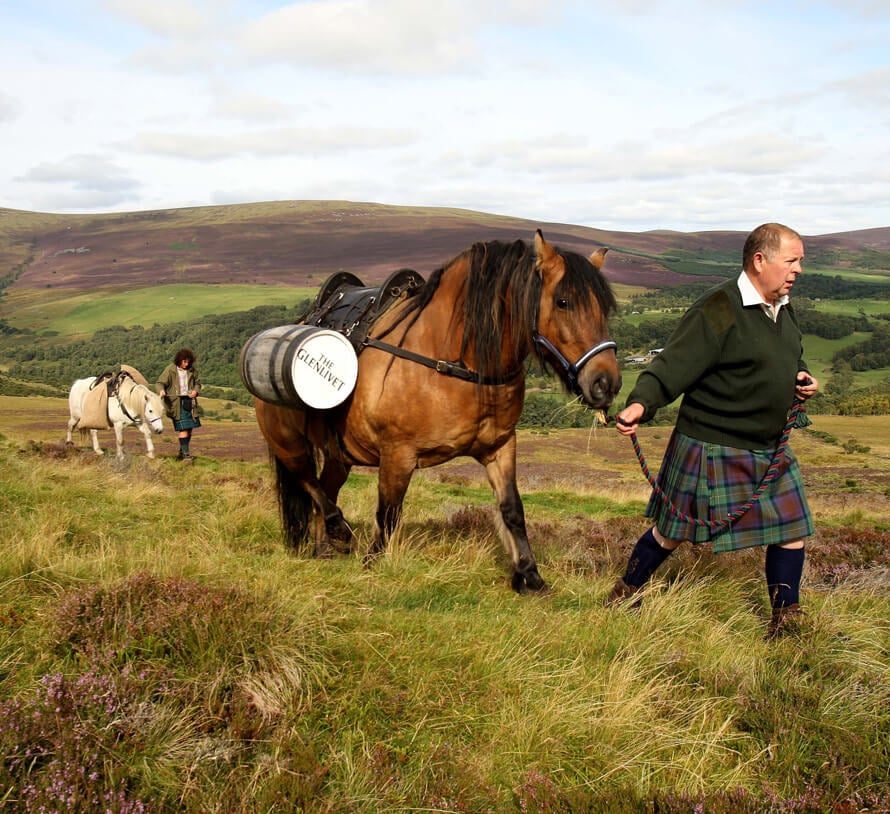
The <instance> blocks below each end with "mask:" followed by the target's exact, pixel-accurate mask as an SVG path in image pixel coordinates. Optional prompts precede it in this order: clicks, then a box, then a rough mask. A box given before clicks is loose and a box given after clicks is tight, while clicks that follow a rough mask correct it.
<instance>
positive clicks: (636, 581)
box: [624, 528, 673, 588]
mask: <svg viewBox="0 0 890 814" xmlns="http://www.w3.org/2000/svg"><path fill="white" fill-rule="evenodd" d="M672 553H673V549H670V548H664V547H663V546H660V545H659V544H658V540H656V539H655V535H654V534H653V533H652V529H651V528H650V529H649V530H648V531H647V532H646V533H645V534H644V535H643V536H642V537H640V539H639V540H637V544H636V545H635V546H634V550H633V551H632V552H631V554H630V557H629V559H628V561H627V570H626V571H625V572H624V581H625V583H626V584H627V585H630V586H631V587H632V588H639V587H640V586H642V585H645V584H646V581H647V580H648V579H649V577H651V576H652V575H653V574H654V573H655V570H656V569H657V568H658V566H659V565H661V564H662V563H663V562H664V561H665V560H666V559H667V558H668V557H669V556H670V555H671V554H672Z"/></svg>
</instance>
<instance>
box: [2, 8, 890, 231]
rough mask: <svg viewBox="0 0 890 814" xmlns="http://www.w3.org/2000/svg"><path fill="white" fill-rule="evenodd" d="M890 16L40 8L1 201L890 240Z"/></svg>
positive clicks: (14, 90)
mask: <svg viewBox="0 0 890 814" xmlns="http://www.w3.org/2000/svg"><path fill="white" fill-rule="evenodd" d="M888 6H890V4H888V3H883V4H875V3H868V2H866V0H862V2H858V3H855V2H854V3H852V4H851V3H845V4H841V3H840V2H839V0H838V2H824V1H823V2H816V3H814V4H812V6H811V7H810V6H808V11H807V13H806V14H802V13H800V9H796V10H795V8H796V7H795V8H792V7H788V6H783V5H782V4H750V3H727V4H713V3H710V4H705V3H704V2H695V1H694V0H693V2H690V3H688V4H686V5H684V12H683V13H682V14H678V13H677V6H676V4H674V3H669V2H667V0H637V2H634V3H631V4H628V3H622V2H619V1H618V0H608V2H607V1H606V0H603V2H597V3H594V4H591V3H585V2H582V0H560V2H555V3H548V4H543V3H540V2H539V0H534V2H533V0H476V2H473V0H442V2H439V3H434V4H428V5H424V6H422V7H421V6H418V5H417V3H416V0H308V1H307V2H277V0H184V2H180V0H152V2H151V3H145V2H141V0H99V2H97V3H93V4H87V5H85V6H83V7H81V6H76V8H75V6H69V5H65V4H61V3H58V2H56V0H32V1H31V2H30V3H28V4H17V5H15V6H14V7H13V6H8V7H7V8H4V9H2V10H0V72H2V75H3V76H4V77H5V80H4V86H3V90H2V91H0V133H2V137H3V144H4V151H3V152H2V153H0V190H2V193H0V196H2V197H0V206H11V207H13V208H22V209H40V208H46V209H49V210H50V211H93V208H95V207H105V208H121V207H126V208H130V209H140V208H166V207H171V206H182V205H189V206H193V205H199V204H201V203H213V202H217V201H220V200H224V201H225V202H229V203H231V202H235V201H237V200H239V199H241V200H253V199H257V197H258V196H259V199H284V198H293V197H297V198H299V197H311V198H331V199H355V200H369V201H381V202H384V203H393V204H417V205H433V206H435V205H440V206H459V207H466V208H469V209H481V210H486V211H493V212H499V213H503V214H512V215H516V216H520V217H531V218H535V219H541V220H542V221H558V222H576V223H585V224H589V225H592V226H608V227H609V228H622V224H623V225H624V226H625V227H627V228H633V229H641V228H678V229H683V228H739V229H742V228H746V227H747V226H750V225H751V221H757V222H760V221H762V220H766V219H769V218H770V217H771V215H770V213H771V211H774V212H775V215H774V216H775V217H778V216H779V213H781V214H782V215H783V217H784V218H785V219H787V220H788V221H789V222H792V223H793V225H795V226H797V227H798V228H800V229H801V230H802V231H804V232H806V233H810V234H812V233H814V231H815V228H814V227H815V226H816V225H818V228H820V229H823V228H825V229H827V230H829V231H840V230H842V229H843V228H859V227H866V226H882V225H890V178H888V177H887V173H888V170H886V169H885V167H890V144H888V140H887V139H886V137H885V134H886V132H887V129H888V125H890V14H888V10H890V9H888Z"/></svg>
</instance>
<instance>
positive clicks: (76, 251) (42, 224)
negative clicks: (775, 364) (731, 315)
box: [0, 201, 890, 290]
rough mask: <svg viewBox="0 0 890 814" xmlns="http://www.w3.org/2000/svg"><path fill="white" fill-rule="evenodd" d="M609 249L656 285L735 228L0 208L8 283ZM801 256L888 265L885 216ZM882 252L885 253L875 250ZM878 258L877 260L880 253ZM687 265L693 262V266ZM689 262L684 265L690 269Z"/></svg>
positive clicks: (817, 242)
mask: <svg viewBox="0 0 890 814" xmlns="http://www.w3.org/2000/svg"><path fill="white" fill-rule="evenodd" d="M538 228H540V229H542V231H543V232H544V234H545V236H546V237H547V239H548V240H549V241H550V242H551V243H554V244H556V245H558V246H561V247H564V248H566V249H572V250H575V251H580V252H582V253H589V252H591V251H593V250H594V249H595V248H597V247H598V246H607V247H608V248H609V249H610V255H609V262H608V264H607V268H606V273H607V276H608V277H609V279H610V280H612V281H613V282H619V283H626V284H630V285H639V286H649V287H665V286H671V285H676V284H680V283H684V282H689V281H690V280H692V279H702V278H707V277H710V276H713V277H714V278H715V279H716V278H718V277H721V276H726V273H727V271H728V270H729V269H732V268H735V267H737V266H738V258H739V257H740V254H741V247H742V244H743V242H744V238H745V234H746V233H744V232H739V231H703V232H675V231H670V230H661V229H659V230H653V231H647V232H620V231H609V230H603V229H596V228H592V227H585V226H577V225H572V224H562V223H541V222H538V221H532V220H528V219H525V218H519V217H509V216H504V215H493V214H488V213H484V212H475V211H472V210H465V209H447V208H437V207H413V206H392V205H384V204H376V203H360V202H350V201H278V202H265V203H250V204H231V205H222V206H206V207H191V208H183V209H163V210H155V211H145V212H125V213H114V214H94V215H60V214H48V213H39V212H24V211H20V210H13V209H0V276H2V277H3V278H5V279H6V280H7V281H8V285H9V287H10V288H15V287H25V288H30V289H40V288H70V289H82V290H89V289H93V288H108V287H111V288H134V287H135V288H140V287H145V286H151V285H158V284H165V283H181V282H188V283H201V284H216V283H249V284H261V285H284V284H286V285H296V286H310V287H311V286H315V285H319V284H320V283H321V282H322V281H323V280H324V279H325V278H326V277H327V276H328V275H329V274H331V273H333V272H335V271H340V270H346V271H350V272H352V273H354V274H357V275H358V276H359V277H361V278H362V279H363V280H365V282H368V283H375V282H380V281H382V280H383V279H385V277H386V276H387V275H388V274H389V273H391V272H392V271H394V270H396V269H399V268H413V269H416V270H417V271H419V272H420V273H421V274H423V275H424V276H428V274H429V273H430V272H431V271H433V270H434V269H436V268H437V267H439V266H440V265H442V264H443V263H445V262H446V261H447V260H448V259H450V258H451V257H453V256H454V255H456V254H457V253H459V252H460V251H462V250H463V249H465V248H467V247H469V246H470V245H471V244H472V243H474V242H476V241H480V240H482V241H487V240H504V241H512V240H516V239H523V240H529V239H531V237H532V236H533V234H534V232H535V230H536V229H538ZM805 237H806V245H807V252H808V256H810V257H811V258H816V259H818V258H820V257H822V258H829V259H831V258H833V259H834V260H835V261H836V262H837V263H838V264H839V265H843V264H844V263H847V264H849V263H850V262H851V261H850V260H849V258H847V259H846V260H845V259H843V257H841V255H844V254H847V255H849V254H851V253H852V254H854V255H857V256H860V255H864V256H870V257H871V258H872V261H874V264H876V265H877V266H878V267H879V268H882V269H884V270H885V271H886V272H887V273H890V227H888V228H881V229H867V230H861V231H856V232H846V233H839V234H832V235H818V236H805ZM885 255H886V257H885ZM885 261H886V262H885ZM690 263H691V264H696V263H698V264H702V263H706V264H711V265H712V266H713V274H710V273H709V272H710V271H711V269H709V268H708V266H707V265H704V266H702V265H699V266H698V267H697V268H693V267H691V266H690ZM690 268H691V269H692V270H691V271H690Z"/></svg>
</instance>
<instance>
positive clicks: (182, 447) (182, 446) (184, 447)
mask: <svg viewBox="0 0 890 814" xmlns="http://www.w3.org/2000/svg"><path fill="white" fill-rule="evenodd" d="M190 440H191V438H190V437H189V436H188V435H187V436H186V437H185V438H180V439H179V451H180V452H181V453H182V454H183V455H188V454H189V441H190Z"/></svg>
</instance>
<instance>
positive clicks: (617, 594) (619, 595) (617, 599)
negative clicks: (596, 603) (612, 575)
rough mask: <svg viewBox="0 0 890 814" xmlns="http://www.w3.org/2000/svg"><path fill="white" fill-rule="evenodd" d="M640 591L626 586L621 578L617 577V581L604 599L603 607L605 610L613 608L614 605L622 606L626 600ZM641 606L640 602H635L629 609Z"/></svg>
mask: <svg viewBox="0 0 890 814" xmlns="http://www.w3.org/2000/svg"><path fill="white" fill-rule="evenodd" d="M639 590H640V589H639V588H635V587H634V586H633V585H628V584H627V583H626V582H625V581H624V580H623V579H622V578H621V577H618V580H617V581H616V582H615V584H614V585H613V586H612V591H611V593H610V594H609V595H608V596H607V597H606V601H605V602H604V603H603V605H604V606H605V607H607V608H612V607H615V606H616V605H622V604H624V602H625V601H626V600H628V599H630V598H631V597H632V596H633V595H634V594H635V593H637V592H638V591H639ZM640 604H641V600H639V599H638V600H637V601H636V602H634V603H633V605H632V606H631V607H634V608H638V607H639V606H640Z"/></svg>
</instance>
